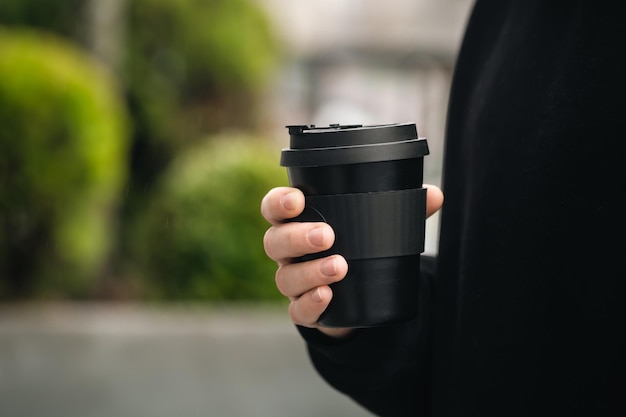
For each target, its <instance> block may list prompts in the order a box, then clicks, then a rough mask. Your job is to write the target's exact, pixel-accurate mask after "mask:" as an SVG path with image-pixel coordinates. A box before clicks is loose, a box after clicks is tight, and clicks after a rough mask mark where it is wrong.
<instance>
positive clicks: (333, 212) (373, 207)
mask: <svg viewBox="0 0 626 417" xmlns="http://www.w3.org/2000/svg"><path fill="white" fill-rule="evenodd" d="M287 128H288V129H289V135H290V144H289V148H285V149H283V150H282V153H281V161H280V164H281V165H282V166H285V167H286V168H287V174H288V177H289V183H290V184H291V185H292V186H293V187H297V188H299V189H301V190H302V191H303V193H304V195H305V197H306V204H305V209H304V212H303V213H302V214H301V215H300V216H298V217H296V218H295V219H292V220H293V221H315V222H317V221H321V222H326V223H328V224H330V225H331V226H332V227H333V230H334V231H335V243H334V245H333V247H332V248H330V250H328V251H324V252H321V253H317V254H312V255H306V256H303V257H302V258H299V259H297V260H296V261H298V262H301V261H307V260H311V259H316V258H320V257H323V256H327V255H330V254H334V253H339V254H341V255H343V256H344V257H345V258H346V260H347V261H348V274H347V276H346V277H345V278H344V279H343V280H342V281H340V282H337V283H334V284H332V285H331V288H332V289H333V299H332V301H331V302H330V304H329V306H328V308H327V309H326V311H325V312H324V313H323V314H322V316H321V317H320V319H319V324H320V325H322V326H326V327H371V326H378V325H383V324H390V323H395V322H401V321H404V320H409V319H412V318H414V317H415V316H416V315H417V309H418V305H417V300H418V297H417V294H418V287H419V285H418V280H419V268H420V254H421V253H422V252H423V251H424V228H425V221H426V189H424V188H423V187H422V178H423V171H424V169H423V160H424V156H425V155H427V154H428V144H427V142H426V139H424V138H420V137H418V134H417V128H416V126H415V124H413V123H405V124H386V125H373V126H363V125H338V124H337V125H335V124H333V125H330V126H327V127H316V126H314V125H311V126H307V125H297V126H287Z"/></svg>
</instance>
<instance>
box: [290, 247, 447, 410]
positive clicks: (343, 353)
mask: <svg viewBox="0 0 626 417" xmlns="http://www.w3.org/2000/svg"><path fill="white" fill-rule="evenodd" d="M421 264H422V268H421V269H422V271H421V274H420V278H419V279H420V294H418V295H416V299H415V301H416V302H419V303H420V308H419V315H418V317H416V318H415V319H414V320H411V321H409V322H405V323H401V324H395V325H389V326H381V327H373V328H367V329H357V330H355V331H354V332H353V333H352V334H351V335H350V336H349V337H347V338H346V339H339V340H338V339H333V338H330V337H327V336H326V335H324V334H323V333H321V332H319V331H317V330H315V329H309V328H304V327H298V330H299V331H300V334H301V335H302V336H303V337H304V339H305V341H306V342H307V347H308V352H309V355H310V357H311V360H312V363H313V365H314V366H315V368H316V369H317V371H318V372H319V373H320V375H321V376H322V377H323V378H324V379H325V380H326V381H327V382H328V383H329V384H330V385H331V386H333V387H334V388H335V389H337V390H339V391H341V392H343V393H344V394H346V395H348V396H349V397H351V398H352V399H354V400H355V401H356V402H357V403H359V404H361V405H362V406H364V407H365V408H367V409H368V410H370V411H372V412H373V413H375V414H376V415H379V416H395V417H397V416H405V415H406V416H409V415H410V416H419V415H428V414H429V408H430V386H429V384H430V383H429V381H430V344H429V333H430V330H429V317H428V311H429V309H428V301H429V298H430V297H429V290H430V282H431V280H432V279H433V277H434V272H435V259H434V258H432V257H428V256H423V257H422V262H421Z"/></svg>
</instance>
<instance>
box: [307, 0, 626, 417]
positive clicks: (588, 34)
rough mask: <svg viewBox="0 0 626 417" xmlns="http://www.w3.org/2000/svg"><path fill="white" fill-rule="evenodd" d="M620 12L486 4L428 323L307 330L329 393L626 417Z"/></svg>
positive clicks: (454, 154)
mask: <svg viewBox="0 0 626 417" xmlns="http://www.w3.org/2000/svg"><path fill="white" fill-rule="evenodd" d="M622 4H623V3H622V2H617V1H616V2H606V1H602V0H598V1H593V2H586V1H573V0H572V1H554V0H524V1H504V0H500V1H498V0H493V1H481V0H478V2H477V4H476V5H475V8H474V11H473V13H472V16H471V19H470V21H469V24H468V27H467V31H466V36H465V39H464V42H463V45H462V48H461V51H460V54H459V56H458V60H457V65H456V68H455V75H454V79H453V84H452V89H451V95H450V105H449V111H448V121H447V136H446V152H445V161H444V176H443V191H444V193H445V203H444V207H443V209H442V215H441V230H440V242H439V244H440V246H439V251H438V257H437V259H436V260H435V259H429V258H426V257H424V260H423V262H422V264H423V270H422V274H421V276H420V280H421V287H422V291H421V293H420V295H419V299H420V302H421V312H420V315H419V317H418V318H417V319H416V320H415V321H413V322H410V323H405V324H401V325H394V326H388V327H383V328H373V329H362V330H358V331H357V332H355V334H354V335H353V336H352V337H351V338H350V339H348V340H345V341H334V340H330V339H328V338H325V337H323V336H322V335H321V334H319V333H317V332H316V331H313V330H310V329H300V331H301V333H302V334H303V336H304V337H305V339H306V340H307V342H308V346H309V351H310V354H311V358H312V360H313V363H314V364H315V366H316V367H317V369H318V371H319V372H320V374H321V375H322V376H323V377H324V378H326V380H327V381H328V382H329V383H330V384H332V385H333V386H335V387H336V388H337V389H339V390H341V391H342V392H345V393H346V394H348V395H350V396H351V397H352V398H354V399H355V400H356V401H357V402H359V403H361V404H363V405H364V406H365V407H367V408H369V409H370V410H372V411H374V412H375V413H376V414H378V415H382V416H404V415H425V416H437V417H439V416H445V417H448V416H481V417H485V416H498V417H508V416H585V417H591V416H594V417H597V416H626V245H625V244H624V239H625V238H626V221H625V217H626V204H625V203H624V197H625V194H626V192H625V191H626V127H625V126H626V125H625V123H624V120H626V117H625V115H624V113H625V111H626V106H625V105H624V103H625V100H626V89H625V88H624V79H625V77H626V65H625V64H626V60H625V55H626V52H625V51H626V30H625V27H626V14H625V13H624V11H625V9H626V7H625V6H622Z"/></svg>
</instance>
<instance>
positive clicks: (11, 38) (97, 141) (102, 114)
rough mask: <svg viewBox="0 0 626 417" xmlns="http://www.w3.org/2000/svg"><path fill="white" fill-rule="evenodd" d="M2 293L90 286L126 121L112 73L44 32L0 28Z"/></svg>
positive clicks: (104, 249)
mask: <svg viewBox="0 0 626 417" xmlns="http://www.w3.org/2000/svg"><path fill="white" fill-rule="evenodd" d="M0 51H2V52H1V53H0V120H1V123H0V222H1V223H0V298H9V297H11V298H23V297H30V296H34V295H37V296H51V297H54V296H56V295H63V296H66V295H70V296H76V297H80V296H83V295H85V294H88V293H89V292H90V290H91V286H92V285H93V280H94V279H95V277H96V275H97V273H98V272H99V270H100V267H101V266H102V264H103V263H104V262H105V260H106V257H107V254H108V251H109V249H110V245H111V240H112V238H113V234H112V221H113V220H114V218H113V215H114V214H115V210H116V208H117V205H118V203H119V197H120V190H121V189H122V187H123V186H124V182H125V180H126V174H127V148H128V139H129V130H128V128H129V126H128V119H127V113H126V108H125V105H124V102H123V100H122V98H121V95H120V94H119V88H118V86H117V85H116V83H115V81H114V80H113V79H112V78H111V77H110V76H109V74H108V73H107V72H105V70H104V69H103V68H102V67H101V66H99V65H98V64H97V63H95V62H94V61H93V60H91V59H90V58H89V57H88V56H87V55H85V54H84V53H83V52H81V51H80V50H78V49H77V48H76V47H74V46H73V45H71V44H70V43H68V42H66V41H63V40H61V39H59V38H56V37H54V36H52V35H50V34H43V33H41V32H35V31H28V30H19V31H18V30H11V31H7V30H0Z"/></svg>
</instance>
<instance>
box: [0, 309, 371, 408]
mask: <svg viewBox="0 0 626 417" xmlns="http://www.w3.org/2000/svg"><path fill="white" fill-rule="evenodd" d="M0 416H7V417H39V416H42V417H43V416H45V417H57V416H58V417H61V416H62V417H127V416H128V417H166V416H167V417H174V416H175V417H196V416H198V417H199V416H203V417H206V416H216V417H231V416H232V417H246V416H255V417H263V416H271V417H282V416H285V417H287V416H288V417H296V416H297V417H308V416H311V417H313V416H315V417H323V416H337V417H352V416H354V417H363V416H371V414H370V413H368V412H366V411H364V410H363V409H362V408H361V407H360V406H358V405H356V404H355V403H353V402H352V401H351V400H350V399H349V398H347V397H345V396H343V395H342V394H340V393H338V392H336V391H334V390H333V389H332V388H330V387H329V386H328V385H326V383H325V382H324V381H323V380H322V379H321V378H320V377H319V376H318V375H317V373H316V372H315V370H314V369H313V368H312V366H311V364H310V362H309V359H308V357H307V355H306V351H305V347H304V344H303V342H302V340H301V339H300V337H299V336H298V334H297V332H296V330H295V329H294V328H293V326H292V324H291V323H290V322H289V320H288V317H287V313H286V310H285V307H284V306H279V307H277V306H270V307H268V306H228V307H223V308H217V307H207V306H202V307H200V306H187V307H182V306H166V307H163V306H161V307H155V306H147V305H104V304H102V305H98V304H95V305H94V304H76V305H30V306H0Z"/></svg>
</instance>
